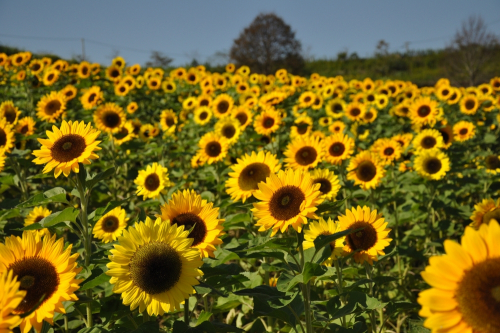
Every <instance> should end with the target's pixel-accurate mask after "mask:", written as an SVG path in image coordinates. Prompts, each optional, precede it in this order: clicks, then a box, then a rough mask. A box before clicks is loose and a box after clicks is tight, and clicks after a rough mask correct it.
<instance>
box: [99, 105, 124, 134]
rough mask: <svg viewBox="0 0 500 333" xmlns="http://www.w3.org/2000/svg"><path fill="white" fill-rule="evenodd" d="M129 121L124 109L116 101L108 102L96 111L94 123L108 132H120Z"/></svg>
mask: <svg viewBox="0 0 500 333" xmlns="http://www.w3.org/2000/svg"><path fill="white" fill-rule="evenodd" d="M126 121H127V119H126V116H125V113H124V112H123V109H122V108H121V107H120V106H118V105H117V104H115V103H106V104H104V105H101V106H100V107H98V108H97V110H96V111H95V112H94V123H95V125H96V127H97V128H98V129H100V130H101V131H104V132H107V133H118V132H120V130H121V128H122V127H123V125H124V124H125V122H126Z"/></svg>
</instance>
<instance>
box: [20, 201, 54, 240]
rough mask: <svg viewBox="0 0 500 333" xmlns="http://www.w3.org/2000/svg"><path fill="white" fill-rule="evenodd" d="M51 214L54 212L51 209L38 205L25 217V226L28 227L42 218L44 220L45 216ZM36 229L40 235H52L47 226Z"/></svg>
mask: <svg viewBox="0 0 500 333" xmlns="http://www.w3.org/2000/svg"><path fill="white" fill-rule="evenodd" d="M50 214H52V211H51V210H48V209H47V208H45V207H43V206H37V207H35V208H33V209H32V210H31V211H30V212H29V214H28V216H26V218H25V219H24V226H25V227H27V226H29V225H32V224H34V223H38V222H40V221H41V220H43V219H44V218H46V217H47V216H49V215H50ZM36 231H37V232H38V233H39V234H40V236H42V235H47V236H49V237H50V232H49V230H48V229H47V228H43V229H37V230H36Z"/></svg>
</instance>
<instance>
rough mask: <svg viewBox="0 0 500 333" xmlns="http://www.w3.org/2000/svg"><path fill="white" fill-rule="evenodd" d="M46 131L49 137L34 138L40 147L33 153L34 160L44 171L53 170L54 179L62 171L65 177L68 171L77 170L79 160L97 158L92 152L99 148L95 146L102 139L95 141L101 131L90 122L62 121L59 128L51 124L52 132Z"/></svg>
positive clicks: (84, 162)
mask: <svg viewBox="0 0 500 333" xmlns="http://www.w3.org/2000/svg"><path fill="white" fill-rule="evenodd" d="M46 133H47V136H48V137H49V138H48V139H37V140H38V142H40V143H41V145H42V146H41V148H40V149H39V150H35V151H34V152H33V155H35V156H36V158H35V159H34V160H33V163H35V164H45V167H44V169H43V173H47V172H50V171H51V170H52V169H54V177H55V178H57V177H59V175H60V174H61V173H64V175H65V176H66V177H68V176H69V174H70V172H71V171H73V172H75V173H78V172H80V167H79V163H82V164H90V163H91V160H95V159H97V158H99V156H98V155H97V154H96V153H95V151H98V150H101V148H100V147H98V146H97V145H98V144H99V143H100V142H101V141H96V139H97V137H98V136H99V134H100V133H101V132H99V131H96V130H95V129H93V128H92V126H91V124H90V123H88V124H87V125H85V123H84V122H83V121H81V122H78V121H75V122H72V121H69V122H66V121H65V120H63V122H62V124H61V127H60V128H57V127H56V126H52V132H51V131H47V132H46Z"/></svg>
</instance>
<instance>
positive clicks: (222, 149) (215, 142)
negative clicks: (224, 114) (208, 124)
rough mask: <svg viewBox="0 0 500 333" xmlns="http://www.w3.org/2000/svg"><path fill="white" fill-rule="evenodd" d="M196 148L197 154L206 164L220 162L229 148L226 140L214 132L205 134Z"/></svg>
mask: <svg viewBox="0 0 500 333" xmlns="http://www.w3.org/2000/svg"><path fill="white" fill-rule="evenodd" d="M198 146H199V147H200V149H199V150H198V154H200V156H201V157H202V158H203V160H204V161H205V162H207V163H208V164H212V163H214V162H219V161H222V160H223V159H224V158H225V157H226V155H227V151H228V148H229V145H228V143H227V139H226V138H224V137H221V136H220V135H218V134H216V133H214V132H209V133H206V134H205V135H204V136H203V137H202V138H201V139H200V141H199V142H198Z"/></svg>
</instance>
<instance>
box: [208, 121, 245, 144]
mask: <svg viewBox="0 0 500 333" xmlns="http://www.w3.org/2000/svg"><path fill="white" fill-rule="evenodd" d="M214 130H215V133H217V134H218V135H220V136H221V137H224V138H226V140H227V144H228V145H232V144H234V143H236V142H237V141H238V138H239V137H240V134H241V128H240V122H239V121H238V119H234V118H232V117H224V118H220V119H219V121H217V123H216V124H215V127H214Z"/></svg>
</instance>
